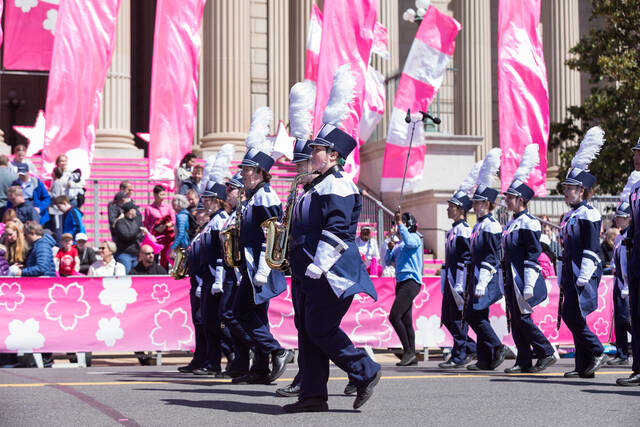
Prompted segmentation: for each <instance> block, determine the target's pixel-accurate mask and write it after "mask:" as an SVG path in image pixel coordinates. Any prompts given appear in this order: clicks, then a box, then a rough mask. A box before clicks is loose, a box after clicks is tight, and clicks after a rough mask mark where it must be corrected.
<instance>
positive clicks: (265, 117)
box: [245, 107, 273, 154]
mask: <svg viewBox="0 0 640 427" xmlns="http://www.w3.org/2000/svg"><path fill="white" fill-rule="evenodd" d="M272 121H273V113H272V112H271V108H269V107H260V108H258V109H257V110H256V111H255V112H254V113H253V116H252V117H251V128H250V129H249V134H248V135H247V139H246V140H245V144H246V146H247V149H252V148H255V149H258V150H260V151H263V152H265V153H267V154H271V150H270V149H269V145H271V144H272V143H270V142H269V141H267V138H266V136H267V135H268V134H269V129H270V126H271V122H272Z"/></svg>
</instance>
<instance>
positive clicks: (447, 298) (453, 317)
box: [442, 285, 477, 364]
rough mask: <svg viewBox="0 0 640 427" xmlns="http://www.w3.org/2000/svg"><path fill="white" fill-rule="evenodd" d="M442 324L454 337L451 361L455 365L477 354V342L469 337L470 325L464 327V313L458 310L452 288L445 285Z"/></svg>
mask: <svg viewBox="0 0 640 427" xmlns="http://www.w3.org/2000/svg"><path fill="white" fill-rule="evenodd" d="M442 324H443V325H444V326H445V327H446V328H447V330H448V331H449V333H450V334H451V336H452V337H453V348H452V349H451V360H452V361H453V362H455V363H458V364H460V363H463V362H464V360H465V359H466V358H467V356H468V355H470V354H473V353H476V351H477V349H476V342H475V341H474V340H473V339H471V338H470V337H469V325H468V324H465V325H464V328H463V327H462V311H461V310H458V306H457V305H456V302H455V300H454V299H453V295H452V294H451V288H450V287H449V285H445V287H444V294H443V295H442Z"/></svg>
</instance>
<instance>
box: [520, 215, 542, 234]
mask: <svg viewBox="0 0 640 427" xmlns="http://www.w3.org/2000/svg"><path fill="white" fill-rule="evenodd" d="M518 219H520V224H519V225H520V228H524V229H526V230H531V231H534V232H535V231H542V226H541V225H540V221H538V220H537V219H536V218H534V217H533V216H532V215H530V214H529V213H527V214H525V215H522V216H521V217H520V218H518Z"/></svg>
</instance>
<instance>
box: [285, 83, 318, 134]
mask: <svg viewBox="0 0 640 427" xmlns="http://www.w3.org/2000/svg"><path fill="white" fill-rule="evenodd" d="M315 103H316V85H315V83H313V82H312V81H311V80H305V81H303V82H298V83H296V84H294V85H293V87H292V88H291V92H290V93H289V125H290V131H291V132H290V133H291V136H293V137H296V138H301V139H306V138H307V137H308V136H309V134H310V133H311V131H312V130H313V109H314V107H315Z"/></svg>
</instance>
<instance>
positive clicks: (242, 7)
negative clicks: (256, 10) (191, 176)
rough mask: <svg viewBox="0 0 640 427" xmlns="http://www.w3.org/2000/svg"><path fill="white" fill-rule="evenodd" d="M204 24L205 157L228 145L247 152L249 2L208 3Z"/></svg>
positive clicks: (249, 72) (249, 121)
mask: <svg viewBox="0 0 640 427" xmlns="http://www.w3.org/2000/svg"><path fill="white" fill-rule="evenodd" d="M207 6H208V7H206V8H205V15H204V22H203V24H204V25H203V28H204V31H203V34H204V40H203V53H204V55H203V61H204V64H203V71H204V79H203V80H204V82H203V83H204V87H203V90H202V92H201V93H202V94H203V97H204V120H203V122H204V123H203V124H204V135H205V136H204V137H203V138H202V141H201V143H202V151H203V155H205V154H206V152H213V151H217V150H218V148H219V147H220V146H222V145H223V144H226V143H233V144H236V145H237V146H238V147H237V151H240V152H243V153H244V139H245V137H246V134H247V132H248V131H249V125H250V124H251V111H250V105H251V99H250V96H251V61H250V48H251V45H250V34H251V28H250V23H251V21H250V16H251V5H250V1H249V0H216V1H215V2H208V4H207Z"/></svg>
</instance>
